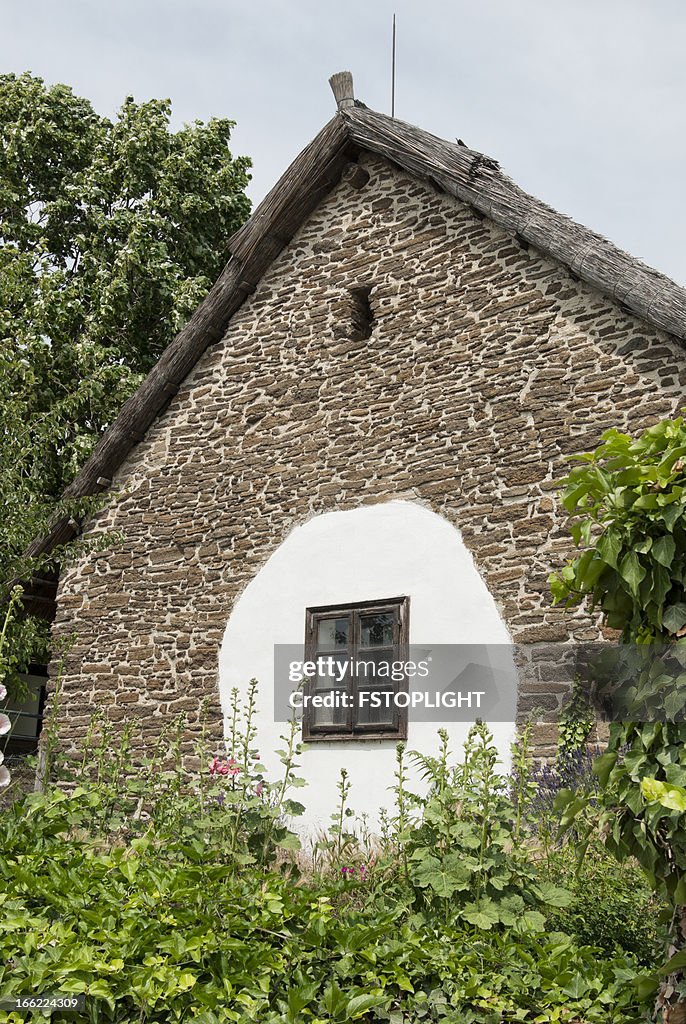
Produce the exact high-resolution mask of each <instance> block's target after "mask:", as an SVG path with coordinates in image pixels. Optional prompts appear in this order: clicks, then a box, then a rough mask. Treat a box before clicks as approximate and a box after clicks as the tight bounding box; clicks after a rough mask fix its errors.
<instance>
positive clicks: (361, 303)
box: [350, 285, 374, 341]
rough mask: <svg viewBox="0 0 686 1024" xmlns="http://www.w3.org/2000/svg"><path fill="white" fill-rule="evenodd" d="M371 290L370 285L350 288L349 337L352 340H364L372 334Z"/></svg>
mask: <svg viewBox="0 0 686 1024" xmlns="http://www.w3.org/2000/svg"><path fill="white" fill-rule="evenodd" d="M371 292H372V289H371V285H366V286H364V287H360V288H351V289H350V297H351V299H352V309H351V314H350V326H351V331H350V337H351V339H352V340H353V341H364V340H365V339H366V338H371V336H372V328H373V327H374V312H373V310H372V306H371V302H370V301H369V297H370V295H371Z"/></svg>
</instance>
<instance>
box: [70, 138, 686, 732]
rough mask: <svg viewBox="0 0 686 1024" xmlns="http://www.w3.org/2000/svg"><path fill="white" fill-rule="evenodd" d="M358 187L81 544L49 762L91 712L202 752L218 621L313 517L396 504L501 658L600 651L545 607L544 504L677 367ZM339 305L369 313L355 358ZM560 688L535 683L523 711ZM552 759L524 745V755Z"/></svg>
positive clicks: (267, 291) (407, 181)
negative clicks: (197, 741) (169, 731)
mask: <svg viewBox="0 0 686 1024" xmlns="http://www.w3.org/2000/svg"><path fill="white" fill-rule="evenodd" d="M361 163H363V165H364V166H365V167H366V169H367V170H368V171H369V172H370V175H371V177H370V180H369V182H368V184H367V185H366V187H365V188H363V189H362V190H361V191H356V190H355V189H354V188H352V187H351V186H350V185H347V184H345V183H341V184H340V185H339V186H337V187H336V189H334V191H333V192H332V193H331V194H330V195H329V196H328V197H327V198H326V199H325V200H324V201H323V202H322V204H321V205H320V206H319V207H318V209H317V210H316V211H315V213H314V214H313V215H312V216H311V217H310V219H309V220H308V221H307V223H306V224H305V225H304V226H303V227H302V228H301V230H300V231H299V232H298V234H297V235H296V237H295V238H294V239H293V241H292V242H291V244H290V245H289V246H288V247H287V248H286V249H285V250H284V251H283V253H282V254H281V255H280V256H279V257H278V258H277V260H276V261H275V262H274V264H273V265H272V266H271V268H270V270H269V271H268V273H267V274H266V275H265V277H264V278H263V279H262V281H261V282H260V284H259V286H258V288H257V289H256V291H255V292H254V293H253V294H252V295H251V296H250V297H249V299H248V300H247V301H246V302H245V304H244V305H243V307H242V308H241V309H240V310H239V312H238V313H237V314H236V315H235V316H234V317H233V319H232V322H231V324H230V327H229V330H228V331H227V334H226V336H225V338H224V339H223V341H221V342H220V343H217V344H215V345H214V346H212V347H211V348H210V349H209V350H208V351H207V352H206V353H205V355H204V356H203V357H202V359H201V360H200V361H199V363H198V364H197V366H196V367H195V369H194V370H193V372H192V373H191V375H190V376H189V377H188V379H187V380H186V382H185V384H184V386H183V387H182V389H181V391H180V392H179V393H178V395H177V396H176V397H175V398H174V399H173V401H172V403H171V404H170V406H169V407H168V409H167V410H166V412H165V413H164V414H163V415H162V416H160V417H159V418H158V419H157V421H156V422H155V423H154V424H153V426H152V427H151V428H150V430H149V431H148V434H147V436H146V438H145V440H144V441H143V442H141V443H140V444H139V445H138V446H137V447H136V449H135V450H134V451H133V453H132V454H131V455H130V456H129V458H128V459H127V461H126V462H125V464H124V465H123V466H122V468H121V469H120V471H119V472H118V474H117V476H116V479H115V481H114V486H113V491H115V492H117V493H118V498H117V500H116V501H115V502H114V503H113V504H112V505H111V506H110V507H109V508H108V509H106V510H103V511H102V512H101V513H99V514H98V515H97V516H96V517H95V518H94V520H93V521H92V523H91V525H90V527H89V530H88V531H87V535H93V534H94V533H99V532H102V531H106V530H116V531H120V533H121V535H122V539H121V542H120V543H117V544H115V545H113V546H112V547H111V549H108V550H106V551H102V552H99V553H94V554H90V555H85V556H84V557H82V558H81V559H80V560H79V561H78V562H77V563H75V564H74V565H72V566H71V567H69V568H68V569H66V570H65V571H64V572H63V575H62V580H61V583H60V589H59V596H58V615H57V619H56V622H55V632H56V634H57V635H58V636H59V637H70V638H71V647H70V649H69V652H68V654H67V655H66V657H65V659H64V667H63V674H62V682H61V697H60V702H61V710H60V712H59V718H60V720H61V722H62V736H63V739H64V740H65V742H67V743H73V744H77V743H78V741H79V739H80V738H81V737H82V736H83V735H84V733H85V730H86V728H87V725H88V721H89V719H90V716H91V714H92V712H93V710H94V709H95V708H100V709H104V711H105V712H106V714H107V716H108V717H109V718H110V719H111V720H112V721H113V722H114V723H115V724H116V725H117V727H119V726H120V725H121V723H124V722H125V721H127V720H132V719H136V720H140V721H141V722H142V727H143V732H144V733H145V734H147V735H148V736H150V737H153V736H156V735H158V734H159V731H160V729H161V727H162V724H163V723H164V722H165V721H169V720H170V719H171V718H173V717H174V716H175V715H177V714H178V713H184V714H186V715H187V716H188V720H189V732H188V746H189V749H190V743H191V738H192V735H193V734H194V733H196V732H197V730H198V728H199V727H198V725H197V721H198V713H199V707H200V705H201V702H202V701H203V699H205V700H207V701H209V704H210V714H211V719H212V727H213V729H214V730H216V735H217V736H218V735H219V734H220V710H219V703H218V691H217V654H218V649H219V646H220V643H221V640H222V635H223V632H224V629H225V626H226V622H227V620H228V617H229V614H230V612H231V608H232V605H233V603H234V601H235V599H236V597H237V596H238V595H239V594H240V593H241V591H242V590H243V589H244V588H245V586H246V585H247V584H248V582H249V581H250V580H251V578H252V577H253V575H254V574H255V573H256V571H257V570H258V569H259V568H260V566H261V565H263V564H264V562H265V561H266V559H267V558H268V557H269V556H270V555H271V554H272V553H273V552H274V551H275V550H276V548H277V547H278V546H279V544H280V543H281V542H282V541H283V539H284V538H285V536H286V535H287V534H288V532H289V531H290V530H291V529H292V528H293V526H294V525H296V524H298V523H301V522H303V521H304V520H306V519H307V518H309V517H310V516H313V515H315V514H318V513H321V512H326V511H331V510H334V509H350V508H355V507H357V506H359V505H361V504H364V503H369V502H379V501H385V500H388V499H391V498H404V499H408V500H414V501H419V502H421V503H423V504H424V505H425V506H427V507H429V508H431V509H432V510H434V511H435V512H438V513H439V514H441V515H443V516H445V517H446V518H447V519H448V520H449V521H450V522H451V523H453V524H454V525H455V526H456V527H458V529H459V530H460V531H461V533H462V536H463V538H464V540H465V543H466V544H467V546H468V547H469V548H470V550H471V551H472V553H473V555H474V558H475V560H476V563H477V565H478V567H479V569H480V571H481V573H482V575H483V578H484V579H485V581H486V583H487V585H488V587H489V588H490V590H491V593H492V594H493V596H494V598H495V600H496V602H497V604H498V607H499V608H500V610H501V613H502V615H503V618H504V619H505V621H506V623H507V625H508V627H509V629H510V632H511V634H512V636H513V639H514V640H515V641H517V640H518V641H521V642H524V641H534V640H566V639H568V638H575V639H578V640H587V639H592V638H594V637H597V636H598V635H599V634H598V629H597V624H596V622H595V621H594V620H592V619H591V618H590V617H589V616H588V615H587V614H586V613H583V612H581V611H579V610H576V611H575V612H573V613H565V612H563V611H562V610H560V609H555V608H552V607H551V606H550V601H549V596H548V586H547V582H546V581H547V577H548V574H549V572H550V571H551V570H552V569H553V568H556V567H559V566H560V565H561V564H562V563H563V560H564V559H565V557H567V556H569V555H571V554H572V549H571V545H570V541H569V539H568V536H567V534H566V532H565V531H564V529H563V522H564V517H563V516H562V515H561V513H560V509H559V507H558V501H557V498H556V493H555V489H556V480H558V479H559V477H560V476H561V475H563V473H564V472H565V467H566V462H565V456H567V455H568V454H569V453H572V452H575V451H579V450H585V449H588V448H590V447H592V446H595V445H596V444H597V442H598V440H599V437H600V434H601V433H602V431H603V430H605V429H607V428H608V427H611V426H616V427H618V428H620V429H623V430H628V431H631V432H635V431H637V430H640V429H641V428H643V427H645V426H647V425H649V424H651V423H653V422H655V421H656V420H658V419H660V418H662V417H664V416H667V415H672V414H674V412H675V411H676V410H677V409H678V407H679V404H680V400H681V394H682V389H683V385H684V382H685V381H686V369H685V368H684V365H683V351H682V349H681V348H680V347H679V346H678V345H677V344H676V342H675V341H674V340H673V339H670V338H669V337H668V336H667V335H665V334H662V333H661V332H659V331H657V330H655V329H653V328H651V327H648V326H647V325H645V324H644V323H642V322H641V321H639V320H638V319H636V318H635V317H633V316H632V315H628V314H625V313H624V312H622V311H621V309H620V308H619V307H618V306H616V305H614V304H613V303H612V302H610V301H609V300H608V299H606V298H604V297H602V296H601V295H599V294H598V293H597V292H595V291H593V290H592V289H590V288H589V287H587V286H586V285H585V284H583V283H581V282H579V281H577V280H575V279H574V278H573V277H572V276H571V275H570V273H569V272H568V271H567V270H565V269H564V268H562V267H560V266H559V265H557V264H555V263H553V262H552V261H550V260H548V259H546V258H543V257H542V256H540V255H539V254H538V253H536V252H535V251H533V250H528V251H527V250H524V249H523V248H521V247H520V246H519V245H518V244H517V243H516V242H515V241H514V240H513V239H512V238H511V237H510V236H508V235H507V234H506V233H505V232H504V231H502V230H501V229H499V228H497V227H496V226H495V225H493V224H492V223H491V222H489V221H488V220H483V219H481V218H480V217H479V216H478V215H477V214H475V213H474V212H473V211H472V210H471V209H470V208H468V207H466V206H464V205H462V204H461V203H459V202H458V201H456V200H454V199H452V198H451V197H448V196H445V195H443V194H441V193H439V192H436V191H434V190H433V189H432V188H431V187H430V186H428V185H425V184H423V183H420V182H418V181H417V180H415V179H413V178H411V177H409V176H407V175H406V174H404V173H402V172H400V171H398V170H397V169H395V168H393V167H392V166H391V165H390V164H388V163H385V162H384V161H381V160H379V159H377V158H372V157H365V158H362V160H361ZM356 287H371V289H372V291H371V307H372V310H373V314H374V326H373V331H372V334H371V337H369V338H368V339H365V340H357V339H356V338H355V337H354V327H353V318H354V309H355V302H354V299H353V297H352V296H351V294H350V291H349V289H352V288H356ZM321 571H322V572H326V566H325V565H323V566H322V567H321ZM55 673H56V668H55V666H53V668H52V675H53V676H54V675H55ZM544 675H545V673H544ZM549 675H552V676H554V672H553V673H549ZM560 687H561V684H559V683H558V682H556V681H555V679H554V678H552V679H551V678H542V679H541V680H540V681H539V683H537V684H535V685H534V686H533V687H532V690H533V691H535V692H534V693H533V695H529V696H525V699H524V705H525V704H526V700H529V703H530V704H531V702H538V701H539V700H540V699H544V698H548V699H550V700H553V701H556V700H558V699H559V697H560V694H559V690H560ZM551 694H553V695H554V696H553V697H551V696H550V695H551ZM552 739H553V733H552V731H551V728H550V727H549V726H547V727H546V726H544V727H542V728H541V729H540V730H539V733H538V741H539V745H540V750H541V751H542V752H546V751H547V750H549V749H550V748H549V746H546V744H550V743H551V742H552Z"/></svg>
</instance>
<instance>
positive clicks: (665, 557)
mask: <svg viewBox="0 0 686 1024" xmlns="http://www.w3.org/2000/svg"><path fill="white" fill-rule="evenodd" d="M675 551H676V544H675V542H674V538H673V537H671V536H669V534H665V536H664V537H658V539H657V540H656V541H653V546H652V549H651V555H652V557H653V558H654V559H655V561H656V562H659V563H660V565H664V566H665V568H667V569H668V568H669V567H670V565H671V564H672V562H673V561H674V552H675Z"/></svg>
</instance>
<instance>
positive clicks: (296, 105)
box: [0, 0, 686, 284]
mask: <svg viewBox="0 0 686 1024" xmlns="http://www.w3.org/2000/svg"><path fill="white" fill-rule="evenodd" d="M394 10H395V11H396V12H397V16H398V62H397V64H398V75H397V92H396V115H397V116H398V117H400V118H402V119H404V120H407V121H411V122H413V123H415V124H419V125H421V127H423V128H426V129H427V130H428V131H432V132H434V133H435V134H437V135H441V136H443V137H444V138H447V139H454V138H455V137H456V136H459V137H460V138H462V139H464V141H465V142H466V143H467V144H468V145H469V146H471V147H472V148H474V149H480V150H483V151H484V152H486V153H488V154H489V155H491V156H493V157H495V158H496V159H498V160H499V161H500V163H501V165H502V167H503V169H504V170H505V172H506V173H508V174H509V175H510V176H511V177H512V178H514V179H515V181H516V182H517V183H518V184H519V185H521V186H522V187H523V188H525V189H526V190H527V191H529V192H531V193H533V194H534V195H536V196H538V197H539V198H540V199H543V200H545V201H546V202H548V203H550V204H551V205H552V206H554V207H555V208H556V209H558V210H560V211H562V212H564V213H567V214H569V215H571V216H573V217H574V218H575V219H576V220H579V221H581V222H582V223H584V224H586V225H587V226H589V227H591V228H593V229H595V230H597V231H600V232H602V233H603V234H605V235H606V236H608V237H609V238H611V239H612V240H613V241H614V242H616V243H617V244H618V245H620V246H622V247H623V248H625V249H627V250H628V251H629V252H631V253H632V254H633V255H634V256H638V257H639V258H641V259H643V260H645V261H646V262H647V263H649V264H651V265H653V266H655V267H657V268H658V269H660V270H663V271H664V272H665V273H667V274H669V275H670V276H672V277H673V278H674V279H675V280H677V281H679V282H680V283H682V284H686V248H685V246H684V242H683V239H684V235H686V190H685V189H684V180H683V179H684V174H683V166H684V158H685V157H686V131H685V130H684V128H685V122H686V113H685V111H686V102H685V101H686V60H684V52H685V49H686V45H685V44H686V6H685V5H683V4H681V3H679V2H678V0H656V2H655V3H648V2H647V0H595V2H593V0H565V2H561V0H557V2H555V0H481V2H477V3H475V2H471V3H468V2H465V0H457V2H455V3H449V2H437V0H413V2H405V0H376V2H374V3H373V4H372V2H371V0H367V2H362V0H348V2H347V3H337V4H333V3H331V2H330V0H329V2H325V0H319V2H317V0H290V2H286V0H257V2H256V3H255V4H254V5H253V6H249V5H248V4H246V3H245V2H241V3H237V2H231V0H139V2H134V0H116V2H115V3H112V4H104V3H99V2H93V0H60V2H59V3H56V2H55V0H32V2H31V3H27V2H25V0H21V2H19V0H2V3H1V4H0V72H6V71H16V72H20V71H24V70H31V71H33V72H34V74H39V75H41V76H42V77H44V78H45V79H46V81H47V82H49V83H54V82H57V81H61V82H66V83H67V84H69V85H71V86H72V87H73V88H74V90H75V91H76V92H77V93H80V94H81V95H84V96H87V97H88V98H89V99H91V100H92V102H93V103H94V105H95V106H96V108H97V109H98V110H100V111H101V112H102V113H107V114H112V113H114V111H115V110H116V109H117V107H118V106H119V105H120V103H121V101H122V100H123V98H124V96H125V95H127V94H133V95H134V96H135V97H136V99H138V100H143V99H148V98H150V97H163V96H169V97H171V99H172V101H173V104H174V114H175V121H177V122H179V123H180V122H182V121H188V120H194V119H195V118H201V119H206V118H208V117H210V116H211V115H221V116H228V117H231V118H233V119H234V120H236V121H237V122H238V127H237V128H236V130H235V133H234V137H233V144H232V148H233V151H234V152H235V153H245V154H247V155H249V156H251V157H252V158H253V161H254V164H255V166H254V171H253V179H254V180H253V184H252V186H251V195H252V197H253V199H254V200H258V199H260V198H261V197H262V196H263V195H264V193H265V192H266V191H267V190H268V189H269V187H270V186H271V185H272V184H273V182H274V181H275V180H276V179H277V177H278V176H279V175H280V174H281V172H282V171H283V170H284V169H285V167H286V166H287V165H288V163H289V162H290V161H291V160H292V159H293V157H294V156H295V155H296V154H297V153H298V152H299V150H300V149H302V147H303V146H304V145H305V144H306V143H307V142H308V141H309V139H310V138H311V137H312V136H313V135H314V134H315V133H316V132H317V131H318V130H319V128H321V126H322V125H323V124H324V123H325V122H326V121H327V120H328V119H329V118H330V117H331V115H332V113H333V111H334V101H333V97H332V95H331V92H330V90H329V86H328V84H327V78H328V76H329V75H330V74H331V73H332V72H334V71H340V70H343V69H349V70H351V71H352V72H353V74H354V77H355V92H356V95H357V97H358V98H359V99H362V100H364V102H365V103H367V104H368V105H369V106H371V107H374V108H376V109H379V110H384V111H388V110H389V103H390V31H391V16H392V12H393V11H394Z"/></svg>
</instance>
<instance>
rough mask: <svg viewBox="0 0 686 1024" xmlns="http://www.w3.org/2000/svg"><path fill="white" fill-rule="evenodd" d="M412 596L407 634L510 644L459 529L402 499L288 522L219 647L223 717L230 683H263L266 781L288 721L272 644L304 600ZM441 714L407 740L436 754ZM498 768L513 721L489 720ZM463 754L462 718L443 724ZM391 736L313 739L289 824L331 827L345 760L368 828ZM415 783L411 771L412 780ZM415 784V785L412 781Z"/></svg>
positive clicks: (388, 763) (382, 789)
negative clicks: (277, 694)
mask: <svg viewBox="0 0 686 1024" xmlns="http://www.w3.org/2000/svg"><path fill="white" fill-rule="evenodd" d="M405 595H409V597H410V643H411V644H427V645H430V644H457V643H470V644H478V643H491V644H496V643H500V644H509V643H510V636H509V633H508V631H507V628H506V627H505V625H504V623H503V621H502V619H501V617H500V614H499V612H498V610H497V608H496V605H495V602H494V601H493V598H492V597H491V595H490V593H489V591H488V589H487V587H486V585H485V584H484V582H483V580H482V579H481V576H480V575H479V573H478V571H477V569H476V567H475V565H474V561H473V559H472V556H471V554H470V553H469V551H468V550H467V548H466V547H465V545H464V543H463V541H462V539H461V537H460V534H459V532H458V531H457V530H456V529H455V527H453V526H452V525H451V524H450V523H448V522H447V520H445V519H443V518H442V517H441V516H438V515H436V514H435V513H433V512H431V511H428V510H427V509H425V508H423V507H422V506H420V505H418V504H415V503H413V502H408V501H390V502H386V503H384V504H378V505H370V506H364V507H362V508H358V509H355V510H353V511H349V512H329V513H326V514H323V515H320V516H316V517H315V518H313V519H311V520H309V521H308V522H306V523H305V524H304V525H302V526H299V527H297V528H296V529H294V530H293V531H292V532H291V533H290V534H289V536H288V537H287V538H286V539H285V541H284V542H283V543H282V544H281V546H280V547H279V548H278V550H277V551H276V552H275V553H274V554H273V555H272V556H271V558H270V559H269V561H268V562H267V563H266V565H264V566H263V568H262V569H261V570H260V572H259V573H258V574H257V576H256V577H255V578H254V579H253V580H252V582H251V583H250V584H249V586H248V587H247V588H246V590H245V591H244V592H243V594H242V596H241V597H240V598H239V600H238V601H237V603H236V606H235V608H234V610H233V612H232V614H231V617H230V619H229V622H228V625H227V627H226V632H225V634H224V640H223V643H222V647H221V651H220V656H219V687H220V695H221V700H222V707H223V710H224V714H225V715H226V714H227V712H228V707H229V699H230V692H231V689H232V687H234V686H236V687H238V688H239V690H240V691H241V692H245V690H246V684H247V683H248V681H249V680H250V679H251V678H252V677H255V678H257V679H258V680H259V682H260V696H259V704H260V711H261V713H260V716H259V726H258V728H259V732H258V738H257V744H258V749H259V752H260V754H261V757H262V761H263V763H264V764H265V765H266V766H267V767H268V768H269V769H271V771H270V778H271V777H273V776H274V775H278V773H279V770H280V768H281V766H280V764H279V762H278V758H277V757H276V755H275V754H274V750H275V749H277V748H278V747H282V746H283V742H282V741H281V740H280V739H279V737H280V734H281V733H283V732H284V730H285V729H286V728H287V726H285V725H283V724H280V723H275V722H274V721H273V717H274V714H273V678H274V644H277V643H282V644H294V643H303V642H304V634H305V609H306V608H308V607H317V606H321V605H324V606H325V605H335V604H348V603H352V602H357V601H373V600H378V599H382V598H389V597H398V596H405ZM439 725H440V723H427V722H413V721H412V720H410V723H409V732H408V742H407V746H408V749H410V750H412V749H414V750H422V751H425V752H431V751H435V750H436V747H437V735H436V730H437V729H438V728H439ZM489 725H491V728H492V730H493V732H494V734H495V738H496V742H497V745H498V748H499V751H500V753H501V758H502V759H503V762H504V764H505V765H507V764H509V744H510V742H511V741H512V739H513V738H514V725H513V724H512V723H509V722H508V723H503V722H500V723H489ZM446 728H448V730H449V733H450V738H451V746H452V749H453V750H454V751H455V752H456V753H457V752H459V751H461V746H462V742H463V740H464V737H465V736H466V733H467V730H468V726H467V725H464V724H460V723H451V724H450V725H448V726H446ZM395 746H396V744H395V741H392V740H366V741H358V740H352V741H350V742H343V743H340V742H339V743H322V742H317V743H316V744H312V745H311V746H310V747H309V749H307V750H306V751H305V752H304V754H303V755H302V760H301V770H300V771H299V773H298V774H300V775H302V776H304V777H305V778H306V779H307V782H308V786H307V788H306V789H300V790H298V791H296V792H294V794H293V795H294V798H295V799H298V800H299V801H300V802H301V803H303V804H305V805H306V806H307V813H306V815H305V816H304V817H303V818H301V819H298V821H297V822H296V823H295V824H296V827H298V828H300V830H301V831H303V830H304V831H309V832H313V831H314V830H316V829H319V828H324V827H327V826H328V824H329V819H330V816H331V814H332V813H333V811H334V809H335V806H336V800H337V794H336V783H337V781H338V778H339V771H340V768H341V767H345V768H347V769H348V772H349V775H350V780H351V783H352V789H351V795H350V805H351V806H352V807H353V809H354V810H355V813H356V814H357V815H361V814H362V813H365V814H367V815H368V816H369V821H370V823H371V825H372V828H373V827H374V824H375V823H376V822H377V820H378V812H379V809H380V808H381V807H384V806H385V807H388V808H392V806H393V793H392V792H389V787H391V786H393V784H394V779H393V773H394V770H395ZM413 781H414V780H413ZM417 788H418V789H421V785H420V784H419V782H418V781H417Z"/></svg>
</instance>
